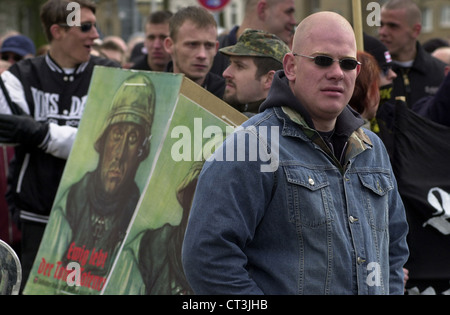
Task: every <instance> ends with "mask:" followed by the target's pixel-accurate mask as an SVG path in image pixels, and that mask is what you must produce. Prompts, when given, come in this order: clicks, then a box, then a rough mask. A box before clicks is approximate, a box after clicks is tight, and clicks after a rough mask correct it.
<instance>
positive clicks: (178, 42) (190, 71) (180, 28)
mask: <svg viewBox="0 0 450 315" xmlns="http://www.w3.org/2000/svg"><path fill="white" fill-rule="evenodd" d="M169 27H170V36H169V37H168V38H166V40H165V42H164V46H165V48H166V50H167V51H168V52H169V53H170V55H171V56H172V62H170V63H169V65H168V67H167V71H168V72H174V73H184V74H185V75H186V77H187V78H189V79H191V80H192V81H194V82H195V83H197V84H198V85H200V86H202V87H203V88H205V89H206V90H208V91H209V92H211V93H212V94H214V95H215V96H217V97H218V98H220V99H222V96H223V93H224V91H225V79H224V78H223V77H222V76H219V75H216V74H215V73H212V72H210V70H211V67H212V64H213V61H214V56H215V55H216V54H217V51H218V49H219V43H218V41H217V23H216V21H215V20H214V17H213V16H212V15H211V14H210V13H209V12H208V11H206V10H205V9H203V8H201V7H194V6H192V7H186V8H184V9H181V10H180V11H178V12H177V13H176V14H175V15H174V16H173V17H172V18H171V20H170V23H169Z"/></svg>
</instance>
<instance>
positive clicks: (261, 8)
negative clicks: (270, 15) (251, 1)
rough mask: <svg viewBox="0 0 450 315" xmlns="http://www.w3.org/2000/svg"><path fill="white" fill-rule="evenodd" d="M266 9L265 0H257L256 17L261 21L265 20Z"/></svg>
mask: <svg viewBox="0 0 450 315" xmlns="http://www.w3.org/2000/svg"><path fill="white" fill-rule="evenodd" d="M266 9H267V2H266V0H260V1H258V4H257V5H256V14H258V17H259V19H260V20H261V21H265V20H266Z"/></svg>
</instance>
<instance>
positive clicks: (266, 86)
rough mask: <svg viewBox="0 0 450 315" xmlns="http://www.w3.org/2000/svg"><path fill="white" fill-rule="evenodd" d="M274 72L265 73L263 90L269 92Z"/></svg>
mask: <svg viewBox="0 0 450 315" xmlns="http://www.w3.org/2000/svg"><path fill="white" fill-rule="evenodd" d="M275 72H276V71H275V70H270V71H269V72H267V73H266V74H265V76H264V79H263V82H262V83H263V87H264V89H265V90H270V87H271V86H272V81H273V77H274V76H275Z"/></svg>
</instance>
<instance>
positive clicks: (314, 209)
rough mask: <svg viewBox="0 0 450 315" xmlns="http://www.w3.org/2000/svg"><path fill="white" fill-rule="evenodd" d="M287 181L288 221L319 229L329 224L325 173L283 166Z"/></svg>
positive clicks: (329, 213) (329, 212) (327, 183)
mask: <svg viewBox="0 0 450 315" xmlns="http://www.w3.org/2000/svg"><path fill="white" fill-rule="evenodd" d="M283 169H284V173H285V175H286V180H287V183H286V185H287V189H286V194H287V196H286V198H287V203H288V211H289V213H288V215H289V221H290V222H291V223H295V224H298V223H299V224H301V225H302V226H304V227H310V228H319V227H322V226H324V225H325V224H326V223H327V222H328V223H329V222H331V220H332V215H331V209H330V207H331V206H332V204H331V200H330V199H329V198H328V189H329V186H330V183H329V181H328V180H327V176H326V174H325V172H323V171H320V170H314V169H309V168H305V167H303V166H298V165H295V166H283Z"/></svg>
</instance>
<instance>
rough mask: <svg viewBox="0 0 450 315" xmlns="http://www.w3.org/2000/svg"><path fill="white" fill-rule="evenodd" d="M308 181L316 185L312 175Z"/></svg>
mask: <svg viewBox="0 0 450 315" xmlns="http://www.w3.org/2000/svg"><path fill="white" fill-rule="evenodd" d="M308 183H309V184H310V185H311V186H314V185H315V182H314V179H312V178H311V177H310V178H309V180H308Z"/></svg>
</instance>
